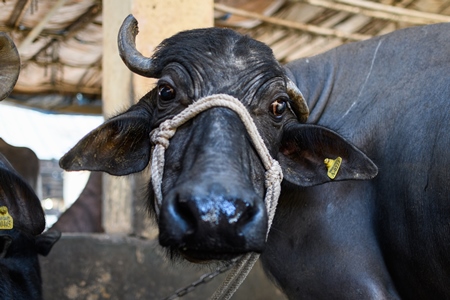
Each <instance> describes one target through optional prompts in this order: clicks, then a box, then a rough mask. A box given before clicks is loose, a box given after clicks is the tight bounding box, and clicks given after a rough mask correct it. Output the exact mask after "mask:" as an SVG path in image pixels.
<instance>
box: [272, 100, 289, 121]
mask: <svg viewBox="0 0 450 300" xmlns="http://www.w3.org/2000/svg"><path fill="white" fill-rule="evenodd" d="M286 108H287V103H286V100H283V99H277V100H275V101H273V102H272V104H270V112H271V113H272V114H273V115H274V116H275V117H277V118H279V117H281V116H282V115H283V114H284V112H285V111H286Z"/></svg>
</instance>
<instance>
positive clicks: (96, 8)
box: [30, 0, 102, 60]
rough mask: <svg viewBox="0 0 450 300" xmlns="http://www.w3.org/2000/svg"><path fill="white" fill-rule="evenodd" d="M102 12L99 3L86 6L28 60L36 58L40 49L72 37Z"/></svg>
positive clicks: (43, 49) (42, 49)
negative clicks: (77, 16) (58, 35)
mask: <svg viewBox="0 0 450 300" xmlns="http://www.w3.org/2000/svg"><path fill="white" fill-rule="evenodd" d="M64 1H66V0H64ZM101 12H102V5H101V3H97V4H94V5H92V6H91V7H89V8H88V10H87V11H86V12H84V13H83V14H82V15H81V16H80V17H79V18H78V19H77V20H75V21H74V22H73V23H72V24H70V25H69V26H67V27H66V28H65V29H64V30H63V31H62V33H61V36H62V37H61V38H58V39H57V38H54V39H51V40H50V41H49V42H48V43H47V44H45V45H44V46H43V47H42V48H41V49H39V50H38V51H37V52H36V53H35V54H34V55H33V56H32V57H31V58H30V60H36V57H37V56H38V55H39V53H41V52H42V51H45V49H47V48H48V47H50V46H51V45H53V44H54V43H55V42H57V41H65V40H67V39H69V38H71V37H73V36H74V35H75V34H76V33H77V32H79V31H80V30H82V29H83V28H84V27H86V26H87V25H89V24H90V23H91V21H92V20H93V19H95V18H96V17H97V16H98V15H99V14H101Z"/></svg>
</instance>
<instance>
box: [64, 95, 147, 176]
mask: <svg viewBox="0 0 450 300" xmlns="http://www.w3.org/2000/svg"><path fill="white" fill-rule="evenodd" d="M150 129H151V116H150V114H149V113H148V111H147V110H145V109H144V108H142V107H139V103H138V104H136V105H134V106H132V107H131V108H130V109H129V110H128V111H126V112H125V113H123V114H120V115H118V116H116V117H113V118H111V119H109V120H108V121H106V122H105V123H104V124H102V125H100V126H99V127H97V128H96V129H94V130H93V131H91V132H90V133H88V134H87V135H86V136H85V137H83V138H82V139H81V140H80V141H79V142H78V143H77V144H76V145H75V146H74V147H73V148H72V149H71V150H69V152H67V153H66V154H65V155H64V156H63V157H62V158H61V159H60V161H59V165H60V166H61V168H63V169H64V170H67V171H80V170H89V171H103V172H107V173H109V174H111V175H116V176H121V175H128V174H132V173H137V172H140V171H142V170H143V169H144V168H145V167H146V166H147V165H148V162H149V160H150V147H151V145H150V138H149V134H150Z"/></svg>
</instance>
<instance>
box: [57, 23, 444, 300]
mask: <svg viewBox="0 0 450 300" xmlns="http://www.w3.org/2000/svg"><path fill="white" fill-rule="evenodd" d="M449 44H450V24H441V25H434V26H426V27H417V28H413V29H408V30H402V31H398V32H395V33H393V34H390V35H386V36H382V37H378V38H375V39H372V40H369V41H365V42H360V43H353V44H349V45H346V46H343V47H340V48H337V49H334V50H332V51H330V52H327V53H325V54H322V55H319V56H316V57H312V58H306V59H302V60H299V61H297V62H294V63H291V64H289V65H287V66H286V67H285V68H282V67H281V66H280V65H279V64H278V63H277V62H276V61H275V59H274V57H273V55H272V53H271V51H270V49H269V48H268V47H266V46H264V45H263V44H261V43H258V42H256V41H254V40H251V39H250V38H248V37H245V36H241V35H239V34H236V33H235V32H233V31H230V30H226V29H218V28H211V29H201V30H194V31H189V32H182V33H180V34H178V35H176V36H174V37H172V38H170V39H168V40H166V41H164V42H163V43H162V45H161V46H160V47H159V48H158V50H157V52H156V53H155V55H154V56H153V61H152V64H153V65H152V72H154V75H155V77H157V78H158V79H159V80H158V83H157V86H156V87H155V88H154V89H153V90H152V91H151V92H149V93H148V94H147V95H146V96H145V97H143V98H142V99H141V100H140V101H139V103H138V104H136V105H134V106H133V107H131V108H130V109H129V110H128V111H127V112H125V113H123V114H121V115H119V116H117V117H115V118H112V119H111V120H109V121H107V122H106V123H105V124H104V125H102V126H100V127H99V128H98V129H96V130H94V131H93V132H91V133H90V134H88V135H87V136H86V137H85V138H83V139H82V140H81V141H80V142H79V143H78V144H77V145H76V146H75V147H74V148H73V149H72V150H71V151H69V152H68V153H67V154H66V155H65V156H64V157H63V158H62V159H61V161H60V164H61V166H62V167H63V168H65V169H68V170H79V169H90V170H100V171H106V172H109V173H111V174H115V175H125V174H129V173H133V172H139V171H141V170H142V169H143V168H145V166H146V165H147V164H148V160H149V158H150V156H151V153H150V151H151V145H150V140H149V134H150V132H151V130H152V129H154V128H155V127H157V126H158V125H159V124H160V123H161V122H162V121H164V120H166V119H168V118H171V117H173V116H174V115H176V114H178V113H179V112H180V111H182V110H183V109H184V108H185V107H186V106H187V105H189V104H190V103H191V102H193V101H195V100H196V99H198V98H200V97H203V96H207V95H211V94H216V93H226V94H230V95H232V96H234V97H236V98H238V99H239V100H240V101H241V102H242V103H243V104H244V106H245V107H246V108H247V110H248V112H249V113H250V115H251V117H252V118H253V120H254V122H255V124H256V126H257V127H258V130H259V132H260V134H261V136H262V138H263V140H264V141H265V143H266V145H267V147H268V149H269V151H270V153H271V155H272V156H273V157H274V158H276V159H278V160H279V162H280V164H281V166H282V168H283V173H284V176H285V177H284V178H285V180H284V182H283V186H282V193H281V196H280V199H279V206H278V209H277V213H276V216H275V220H274V224H273V226H272V228H271V229H270V233H269V238H268V240H267V242H265V241H264V239H263V238H261V236H262V235H263V234H262V233H263V232H265V228H266V226H267V223H266V220H267V217H266V213H265V211H264V210H262V211H261V207H263V203H262V202H263V197H264V192H265V188H264V171H265V170H264V168H263V167H262V164H261V162H260V159H259V157H258V155H257V154H256V152H255V151H254V148H253V145H252V144H251V142H250V139H249V137H248V135H247V133H246V132H245V130H244V129H243V126H242V124H241V123H240V122H241V121H240V120H239V119H238V118H237V116H236V114H235V113H234V112H233V111H231V110H229V109H226V108H212V109H210V110H207V111H205V112H203V113H201V114H200V115H199V116H197V117H195V118H194V119H192V120H190V121H188V122H187V123H185V124H184V125H182V126H181V127H180V128H178V129H177V132H176V134H175V135H174V137H173V138H172V140H171V141H170V146H169V147H168V149H167V150H166V156H165V159H166V164H165V168H164V177H163V183H162V193H163V204H162V206H161V213H160V215H159V221H160V222H159V229H160V242H161V243H162V244H163V245H164V246H165V247H167V248H168V249H169V250H170V253H172V254H181V256H184V257H185V258H187V259H189V260H192V261H201V262H206V261H208V260H211V259H214V260H221V259H229V258H231V257H234V256H236V255H238V254H240V253H245V252H248V251H256V252H262V255H261V259H262V261H263V263H264V266H265V268H266V270H267V272H268V274H270V276H272V278H273V279H274V280H275V281H276V282H277V283H278V284H279V286H280V287H281V288H282V290H283V291H284V292H285V293H286V294H287V295H288V297H289V298H291V299H369V298H370V299H380V298H391V299H396V298H411V299H430V298H435V299H437V298H441V299H442V298H449V297H450V284H449V283H450V282H449V278H450V276H449V275H450V274H449V272H450V262H449V259H450V254H449V253H450V251H449V250H450V249H449V247H450V236H449V234H448V232H449V229H450V228H449V227H450V223H449V222H448V218H449V215H450V201H449V198H448V197H449V194H450V191H449V186H450V185H449V184H448V182H449V180H450V178H449V172H448V168H449V158H448V157H447V156H446V155H445V153H446V149H448V148H449V147H450V141H449V135H448V130H449V128H448V127H449V123H450V122H449V113H448V112H449V101H448V95H449V82H450V80H449V79H450V78H449V75H448V74H449V73H448V69H449V67H450V55H449V51H448V49H449V47H448V45H449ZM289 78H290V79H289ZM289 80H292V81H293V82H294V83H295V84H296V85H297V86H298V87H299V89H300V91H301V92H302V93H303V95H304V97H305V98H306V101H307V103H308V105H309V108H310V111H311V116H310V118H309V119H308V122H307V123H302V122H300V121H299V120H302V118H299V117H298V116H299V115H302V116H304V115H305V113H306V112H305V111H301V107H302V105H301V104H299V103H298V102H296V101H298V99H301V98H302V97H301V95H299V94H298V92H297V94H296V95H294V94H292V92H290V91H289V88H288V87H289ZM337 157H340V158H342V163H341V168H340V169H339V170H338V172H337V174H336V177H335V178H334V179H331V178H330V177H329V176H328V175H327V166H326V165H325V163H324V160H325V159H336V158H337ZM369 157H370V158H371V159H373V162H372V160H371V159H369ZM377 166H378V168H377ZM377 173H378V175H377ZM376 175H377V176H376ZM375 176H376V177H375ZM374 177H375V179H373V178H374ZM147 201H148V203H149V206H151V207H153V193H152V189H151V186H150V184H149V198H148V199H147ZM153 208H154V207H153ZM261 214H262V216H260V215H261ZM245 228H250V230H245ZM173 256H176V255H173Z"/></svg>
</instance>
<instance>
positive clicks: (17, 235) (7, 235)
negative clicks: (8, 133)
mask: <svg viewBox="0 0 450 300" xmlns="http://www.w3.org/2000/svg"><path fill="white" fill-rule="evenodd" d="M44 228H45V217H44V211H43V210H42V207H41V202H40V201H39V199H38V198H37V196H36V194H35V193H34V191H33V189H32V188H31V186H30V185H28V183H26V182H25V181H24V180H23V179H22V178H21V177H20V175H19V174H18V173H17V172H16V171H15V170H14V169H13V167H12V166H11V165H10V164H9V162H8V161H7V160H6V158H5V157H4V156H3V155H1V154H0V295H1V298H2V299H41V298H42V287H41V286H42V280H41V273H40V267H39V261H38V254H41V255H44V256H45V255H47V254H48V253H49V252H50V250H51V248H52V246H53V244H54V243H55V242H56V241H57V240H58V239H59V237H60V233H59V232H57V231H47V232H45V233H43V234H41V233H42V231H43V230H44Z"/></svg>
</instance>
